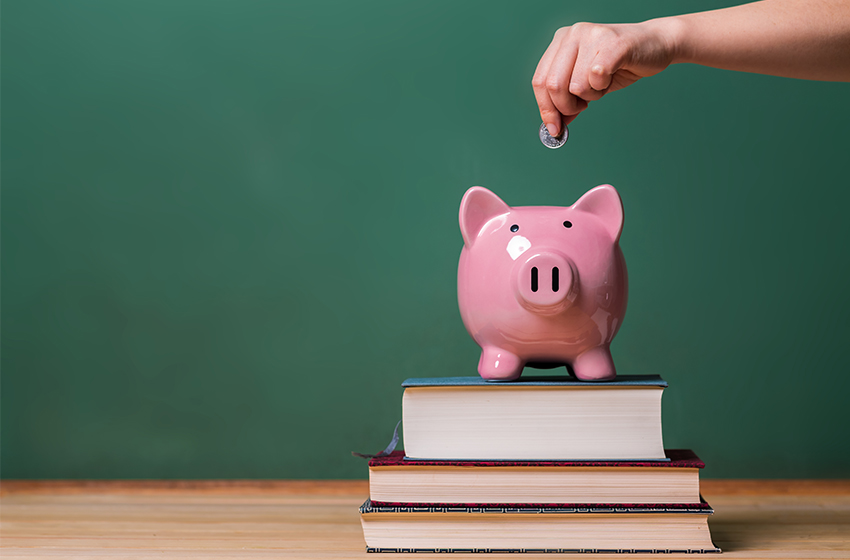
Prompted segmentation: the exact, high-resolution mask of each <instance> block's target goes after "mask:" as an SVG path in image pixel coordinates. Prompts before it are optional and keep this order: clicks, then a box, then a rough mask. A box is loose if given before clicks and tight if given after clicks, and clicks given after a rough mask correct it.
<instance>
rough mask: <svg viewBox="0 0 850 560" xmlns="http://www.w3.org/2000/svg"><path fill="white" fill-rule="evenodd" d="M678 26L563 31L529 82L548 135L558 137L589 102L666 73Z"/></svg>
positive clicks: (657, 23)
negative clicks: (641, 80)
mask: <svg viewBox="0 0 850 560" xmlns="http://www.w3.org/2000/svg"><path fill="white" fill-rule="evenodd" d="M674 26H675V22H674V21H673V20H668V19H660V20H650V21H646V22H643V23H632V24H617V25H603V24H595V23H577V24H575V25H573V26H570V27H562V28H561V29H559V30H558V31H557V32H556V33H555V37H554V39H552V43H551V44H550V45H549V48H548V49H546V52H545V53H543V56H542V57H541V59H540V62H539V63H538V64H537V70H536V71H535V72H534V78H533V79H532V80H531V84H532V87H533V88H534V96H535V97H536V98H537V105H538V106H539V107H540V116H541V117H542V119H543V122H544V123H546V127H547V128H548V129H549V134H551V135H552V136H558V135H560V133H561V127H562V126H566V125H568V124H569V123H571V122H572V121H573V119H575V118H576V117H577V116H578V114H579V113H581V112H582V111H584V110H585V109H587V104H588V102H589V101H595V100H597V99H599V98H601V97H602V96H603V95H605V94H606V93H608V92H611V91H616V90H618V89H622V88H624V87H626V86H628V85H631V84H633V83H635V82H636V81H638V80H639V79H640V78H645V77H647V76H652V75H654V74H657V73H659V72H661V71H662V70H664V69H665V68H667V66H669V65H670V63H671V62H672V61H673V58H674V53H675V44H676V41H675V27H674Z"/></svg>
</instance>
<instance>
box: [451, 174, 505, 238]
mask: <svg viewBox="0 0 850 560" xmlns="http://www.w3.org/2000/svg"><path fill="white" fill-rule="evenodd" d="M510 211H511V207H510V206H508V205H507V204H505V203H504V202H503V201H502V199H501V198H499V197H498V196H496V195H495V194H493V193H492V192H490V191H488V190H487V189H485V188H484V187H472V188H471V189H469V190H468V191H466V194H465V195H463V200H461V201H460V233H461V234H462V235H463V242H464V244H465V245H466V246H467V247H472V244H473V243H475V238H476V237H478V232H480V231H481V228H483V227H484V224H486V223H487V222H489V221H490V220H492V219H493V218H495V217H496V216H499V215H501V214H507V213H508V212H510Z"/></svg>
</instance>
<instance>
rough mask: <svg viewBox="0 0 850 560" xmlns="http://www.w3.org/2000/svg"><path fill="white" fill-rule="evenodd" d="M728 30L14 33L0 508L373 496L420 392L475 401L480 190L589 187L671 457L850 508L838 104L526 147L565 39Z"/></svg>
mask: <svg viewBox="0 0 850 560" xmlns="http://www.w3.org/2000/svg"><path fill="white" fill-rule="evenodd" d="M720 5H721V4H720V3H717V2H710V1H704V2H699V1H687V2H685V1H673V0H669V1H662V0H651V1H648V2H631V1H620V2H604V3H603V2H582V3H578V2H569V1H558V2H555V1H550V2H535V3H528V2H504V1H501V2H493V1H489V0H488V1H483V0H481V1H465V2H454V1H440V2H397V1H386V2H376V1H371V0H370V1H359V2H349V1H339V2H293V3H287V2H282V1H271V0H270V1H266V2H260V1H248V2H236V1H226V2H225V1H218V2H214V1H202V0H196V1H189V0H183V1H176V2H175V1H174V0H162V1H154V0H148V1H145V2H114V1H111V0H101V1H84V0H81V1H76V2H43V1H29V0H17V1H13V0H7V1H6V2H4V4H3V21H2V57H3V58H2V102H3V106H2V109H3V111H2V407H0V412H1V413H2V418H0V420H1V421H2V422H0V426H2V438H0V441H2V465H1V466H0V469H1V470H2V476H3V477H6V478H77V477H80V478H125V477H129V478H160V477H179V478H207V477H221V478H227V477H239V478H251V477H263V478H286V477H297V478H308V477H313V478H364V477H365V476H366V465H365V463H364V462H363V461H362V460H359V459H355V458H353V457H351V455H350V454H349V452H350V451H351V450H358V451H366V452H374V451H377V450H378V449H381V448H383V446H384V445H385V444H386V442H387V440H388V439H389V436H390V433H391V431H392V427H393V426H394V425H395V422H396V421H397V420H398V418H399V417H400V414H401V387H400V383H401V381H402V380H404V379H405V378H407V377H412V376H442V375H474V374H475V366H476V363H477V357H478V353H477V346H475V344H474V342H473V341H472V339H471V338H470V337H469V336H468V335H467V333H466V331H465V330H464V328H463V325H462V323H461V321H460V317H459V314H458V311H457V303H456V293H455V272H456V266H457V257H458V254H459V251H460V248H461V243H462V241H461V236H460V233H459V231H458V227H457V209H458V205H459V203H460V199H461V196H462V195H463V193H464V191H465V190H466V189H467V188H468V187H470V186H472V185H484V186H486V187H488V188H490V189H492V190H494V191H495V192H497V193H498V194H500V195H501V196H502V197H503V198H504V199H505V200H506V201H507V202H508V203H509V204H513V205H536V204H553V205H561V204H563V205H569V204H571V203H572V202H574V201H575V200H576V198H578V197H579V196H580V195H581V194H582V193H583V192H584V191H585V190H587V189H589V188H590V187H593V186H595V185H597V184H600V183H612V184H613V185H615V186H616V187H618V189H619V190H620V193H621V194H622V197H623V200H624V203H625V208H626V226H625V230H624V233H623V237H622V246H623V251H624V253H625V255H626V260H627V263H628V267H629V275H630V305H629V311H628V314H627V317H626V320H625V323H624V325H623V328H622V330H621V331H620V334H619V335H618V336H617V338H616V340H615V341H614V345H613V347H612V348H613V352H614V358H615V361H616V362H617V364H618V368H619V370H620V372H621V373H658V374H661V375H662V376H664V378H665V379H667V380H668V381H669V383H670V387H669V389H668V390H667V392H666V393H665V396H664V412H663V421H664V434H665V444H666V445H667V447H691V448H693V449H694V450H696V451H697V453H698V454H699V455H700V456H701V457H702V458H703V459H704V460H705V461H706V462H707V464H708V467H707V468H706V470H705V473H704V474H705V475H706V476H708V477H766V478H769V477H810V478H817V477H848V476H850V447H848V446H847V445H846V443H847V441H848V439H847V438H848V436H847V434H848V429H850V406H848V397H849V394H850V391H848V389H850V383H849V382H848V357H847V356H848V354H847V341H848V338H850V326H848V325H850V322H848V313H850V290H848V289H847V288H848V284H850V251H848V247H847V244H848V241H850V224H848V220H847V218H846V216H847V212H848V207H850V206H849V205H850V188H848V187H850V180H848V171H847V166H848V156H849V155H850V140H848V137H849V136H848V131H850V105H849V104H848V101H850V84H836V83H818V82H807V81H794V80H789V79H782V78H775V77H766V76H755V75H746V74H739V73H733V72H726V71H719V70H712V69H706V68H700V67H694V66H679V67H673V68H671V69H669V70H668V71H666V72H664V73H662V74H661V75H659V76H657V77H655V78H651V79H648V80H644V81H642V82H639V83H638V84H637V85H635V86H633V87H631V88H629V89H627V90H625V91H622V92H617V93H615V94H612V95H611V96H608V97H606V98H605V99H603V100H601V101H599V102H595V103H593V104H592V105H591V107H590V109H589V110H588V111H587V112H586V113H585V114H583V115H582V116H580V117H579V119H578V120H576V122H575V123H574V124H573V125H571V127H570V129H571V138H570V141H569V143H568V145H567V146H566V147H565V148H562V149H560V150H557V151H552V150H547V149H545V148H544V147H542V146H541V145H540V143H539V141H538V140H537V127H538V126H539V124H540V120H539V116H538V113H537V108H536V105H535V102H534V97H533V95H532V92H531V86H530V80H531V75H532V73H533V71H534V67H535V65H536V62H537V59H538V57H539V56H540V55H541V54H542V52H543V50H544V49H545V47H546V46H547V45H548V42H549V39H550V37H551V35H552V33H553V32H554V30H555V29H556V28H557V27H558V26H561V25H567V24H570V23H572V22H575V21H579V20H590V21H610V22H617V21H622V22H626V21H639V20H642V19H646V18H650V17H654V16H659V15H669V14H674V13H682V12H686V11H694V10H701V9H709V8H714V7H718V6H720Z"/></svg>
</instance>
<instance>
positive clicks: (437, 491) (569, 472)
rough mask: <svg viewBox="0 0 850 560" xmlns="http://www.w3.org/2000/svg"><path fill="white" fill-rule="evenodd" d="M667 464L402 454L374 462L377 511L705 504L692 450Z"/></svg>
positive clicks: (672, 455) (676, 453) (672, 454)
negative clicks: (429, 507)
mask: <svg viewBox="0 0 850 560" xmlns="http://www.w3.org/2000/svg"><path fill="white" fill-rule="evenodd" d="M665 454H666V457H667V458H668V459H669V461H667V462H664V461H643V462H637V461H592V462H591V461H436V460H424V459H410V458H407V457H405V456H404V451H395V452H393V453H392V454H390V455H388V456H386V457H378V458H374V459H372V460H370V461H369V491H370V498H371V501H372V502H371V503H372V505H373V506H410V507H413V506H418V505H422V504H444V505H454V506H469V507H483V506H494V505H507V504H516V503H520V504H533V505H535V506H546V505H552V504H619V505H622V504H629V505H638V504H690V505H692V506H693V505H695V504H698V503H699V502H700V496H699V469H701V468H703V467H704V466H705V464H704V463H703V462H702V461H701V460H700V459H699V457H697V456H696V454H694V452H693V451H690V450H687V449H668V450H666V451H665Z"/></svg>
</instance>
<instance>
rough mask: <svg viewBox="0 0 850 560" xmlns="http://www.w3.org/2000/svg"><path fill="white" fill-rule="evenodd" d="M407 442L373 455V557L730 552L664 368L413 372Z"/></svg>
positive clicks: (369, 541)
mask: <svg viewBox="0 0 850 560" xmlns="http://www.w3.org/2000/svg"><path fill="white" fill-rule="evenodd" d="M403 386H404V396H403V399H402V410H403V416H402V420H403V426H404V432H403V434H404V444H405V451H396V452H394V453H392V454H390V455H388V456H385V457H379V458H375V459H372V460H370V461H369V495H370V498H369V500H367V501H366V503H364V504H363V506H362V507H361V508H360V512H361V520H362V524H363V534H364V536H365V539H366V545H367V551H369V552H688V553H692V552H720V550H719V549H718V548H716V547H715V546H714V544H713V543H712V542H711V535H710V534H709V529H708V516H709V515H711V514H712V513H713V511H712V509H711V507H710V506H709V505H708V504H707V503H706V502H705V500H703V499H702V497H701V496H700V492H699V470H700V469H701V468H703V467H704V464H703V462H702V461H700V459H699V458H698V457H697V456H696V455H695V454H694V453H693V452H692V451H689V450H677V449H668V450H665V449H664V446H663V443H662V433H661V394H662V392H663V390H664V388H665V387H666V386H667V383H666V382H665V381H663V380H662V379H661V378H660V377H658V376H620V377H618V378H617V379H616V380H615V381H610V382H603V383H586V382H581V381H576V380H570V379H555V378H551V377H545V378H534V377H524V378H522V380H520V381H517V382H513V383H488V382H486V381H484V380H483V379H481V378H480V377H452V378H432V379H408V380H407V381H405V382H404V383H403Z"/></svg>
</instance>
